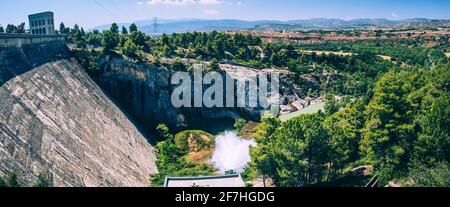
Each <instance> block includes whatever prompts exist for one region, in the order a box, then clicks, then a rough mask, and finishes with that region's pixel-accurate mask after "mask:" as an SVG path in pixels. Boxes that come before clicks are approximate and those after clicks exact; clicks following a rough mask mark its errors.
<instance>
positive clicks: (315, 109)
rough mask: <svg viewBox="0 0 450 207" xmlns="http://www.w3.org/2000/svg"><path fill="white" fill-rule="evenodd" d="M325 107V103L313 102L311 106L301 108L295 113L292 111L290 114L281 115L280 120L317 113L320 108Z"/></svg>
mask: <svg viewBox="0 0 450 207" xmlns="http://www.w3.org/2000/svg"><path fill="white" fill-rule="evenodd" d="M324 107H325V103H316V104H311V105H310V106H308V107H306V108H304V109H300V110H298V111H296V112H294V113H290V114H286V115H281V116H280V120H281V121H282V122H285V121H288V120H289V119H292V118H295V117H298V116H301V115H303V114H313V113H317V112H319V111H320V110H322V111H323V110H324Z"/></svg>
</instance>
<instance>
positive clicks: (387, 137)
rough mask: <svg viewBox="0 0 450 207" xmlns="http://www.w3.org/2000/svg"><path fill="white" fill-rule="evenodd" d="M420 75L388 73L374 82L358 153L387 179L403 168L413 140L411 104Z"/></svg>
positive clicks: (406, 162)
mask: <svg viewBox="0 0 450 207" xmlns="http://www.w3.org/2000/svg"><path fill="white" fill-rule="evenodd" d="M418 76H419V74H415V73H413V72H408V71H401V72H394V71H390V72H389V73H387V74H386V75H384V76H383V77H381V79H380V80H379V81H378V82H377V84H376V86H375V89H374V96H373V98H372V100H371V101H370V103H369V105H368V107H367V110H366V113H367V120H366V124H365V127H364V129H363V139H362V141H361V151H362V153H363V154H365V155H366V158H367V159H368V160H369V161H372V162H374V163H375V164H376V166H377V167H378V168H379V169H380V170H381V172H382V174H383V176H386V178H388V177H389V176H392V175H393V173H394V172H396V173H401V172H402V169H405V168H406V166H407V164H408V162H409V158H410V155H411V148H412V142H413V140H414V139H415V133H414V130H415V127H414V126H415V125H414V123H413V113H412V105H411V104H412V103H411V100H410V99H409V98H408V95H409V94H410V93H411V92H412V91H414V90H416V89H417V88H416V87H417V86H418V83H420V82H421V81H420V80H419V77H418Z"/></svg>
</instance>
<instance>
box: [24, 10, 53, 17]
mask: <svg viewBox="0 0 450 207" xmlns="http://www.w3.org/2000/svg"><path fill="white" fill-rule="evenodd" d="M46 15H53V12H51V11H47V12H41V13H36V14H30V15H28V17H36V16H46Z"/></svg>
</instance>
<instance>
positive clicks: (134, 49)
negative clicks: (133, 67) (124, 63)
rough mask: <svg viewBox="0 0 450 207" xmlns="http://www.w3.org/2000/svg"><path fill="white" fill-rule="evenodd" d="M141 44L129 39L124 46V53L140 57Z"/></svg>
mask: <svg viewBox="0 0 450 207" xmlns="http://www.w3.org/2000/svg"><path fill="white" fill-rule="evenodd" d="M140 49H141V48H140V46H138V45H136V44H134V42H133V41H132V40H131V39H127V40H126V41H125V44H124V46H123V48H122V54H124V55H126V56H128V57H138V51H139V50H140Z"/></svg>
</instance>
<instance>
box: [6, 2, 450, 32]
mask: <svg viewBox="0 0 450 207" xmlns="http://www.w3.org/2000/svg"><path fill="white" fill-rule="evenodd" d="M42 11H53V12H55V18H56V19H55V21H56V22H57V23H58V24H59V22H61V21H63V22H64V23H65V24H66V25H69V26H73V25H74V24H75V23H78V24H79V25H81V26H84V27H85V28H91V27H94V26H97V25H101V24H109V23H112V22H133V21H136V20H143V19H152V18H153V17H155V16H157V17H158V18H162V19H179V18H200V19H243V20H261V19H276V20H292V19H309V18H340V19H355V18H388V19H407V18H415V17H424V18H433V19H450V12H449V11H450V1H449V0H1V1H0V24H1V25H6V24H8V23H14V24H18V23H20V22H24V21H25V22H26V21H27V15H28V14H31V13H36V12H42Z"/></svg>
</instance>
